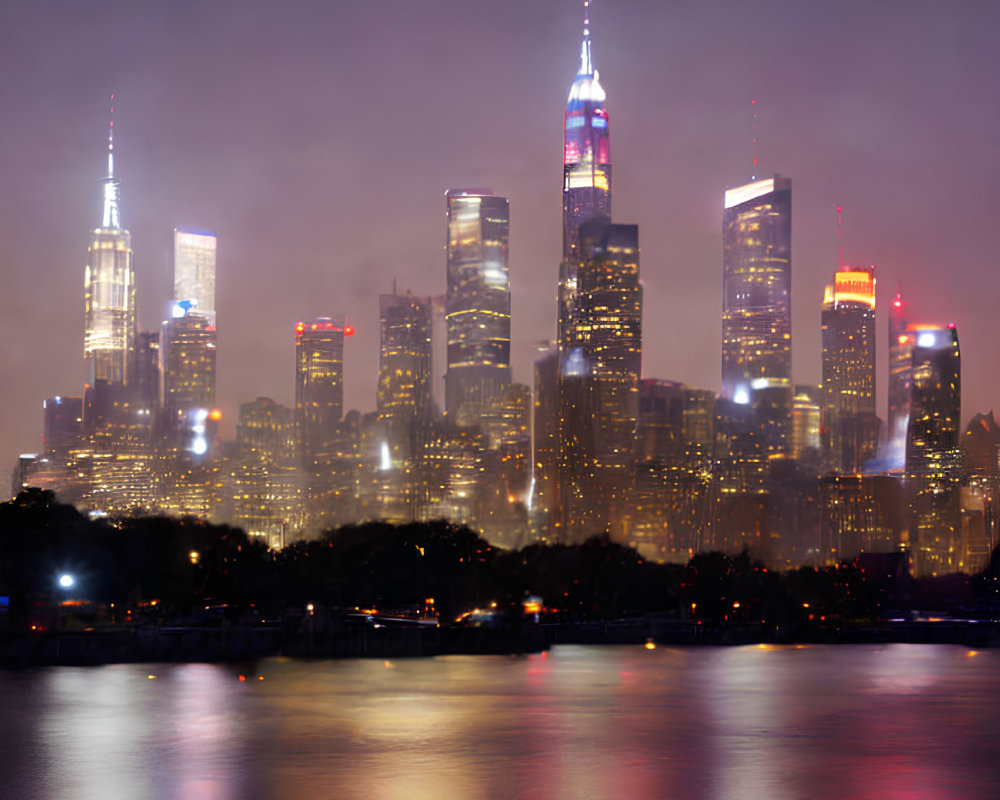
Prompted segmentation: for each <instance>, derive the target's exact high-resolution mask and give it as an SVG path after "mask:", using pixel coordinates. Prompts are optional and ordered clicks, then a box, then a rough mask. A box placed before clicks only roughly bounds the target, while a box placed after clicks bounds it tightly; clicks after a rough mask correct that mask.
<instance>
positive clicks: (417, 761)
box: [0, 645, 1000, 800]
mask: <svg viewBox="0 0 1000 800" xmlns="http://www.w3.org/2000/svg"><path fill="white" fill-rule="evenodd" d="M970 653H978V655H976V656H975V657H969V655H968V654H970ZM387 665H388V666H387ZM998 666H1000V655H998V654H997V653H995V652H993V651H973V650H969V649H966V648H948V647H932V646H900V645H893V646H881V647H867V646H858V647H824V646H814V647H809V648H805V649H797V648H795V647H787V648H786V647H782V648H764V649H761V648H757V647H754V646H750V647H738V648H708V647H706V648H696V649H685V648H670V647H662V646H661V647H658V648H657V649H656V650H646V649H645V648H644V647H643V646H642V645H637V646H633V647H606V648H595V647H560V648H556V649H554V650H553V651H551V652H549V653H543V654H538V655H531V656H523V657H510V658H508V657H486V656H484V657H479V656H454V657H446V658H436V659H397V660H391V661H388V662H386V661H382V660H372V661H333V662H303V661H294V660H290V659H272V660H267V661H263V662H260V663H259V664H257V665H256V666H254V665H249V664H247V665H241V666H240V667H238V668H237V667H229V666H218V665H197V664H192V665H157V666H156V667H155V668H150V667H149V666H148V665H147V666H145V667H143V666H141V665H136V666H130V665H121V666H115V667H101V668H95V669H69V668H66V669H52V670H43V671H38V672H34V673H27V674H24V675H20V676H15V675H11V674H5V673H0V703H3V707H4V709H5V711H6V719H7V724H6V727H5V729H4V731H5V732H0V748H3V751H4V752H6V753H8V754H9V762H10V763H11V764H12V765H13V770H8V772H7V774H6V775H4V777H3V778H2V779H0V787H3V789H4V793H3V796H4V797H24V798H30V799H31V800H34V798H39V800H47V799H48V798H59V800H62V799H63V798H70V799H71V800H75V798H102V800H104V799H105V798H114V800H119V798H123V799H124V800H131V798H182V799H183V800H188V799H189V798H190V799H192V800H208V799H209V798H212V799H213V800H214V799H215V798H227V799H228V798H233V799H234V800H236V799H237V798H238V799H239V800H255V798H282V800H286V799H287V800H307V799H308V800H312V799H313V798H338V800H339V798H347V799H348V800H351V799H352V798H358V799H359V800H360V798H364V799H365V800H368V799H369V798H378V799H379V800H395V798H400V800H402V799H403V798H406V800H420V799H421V798H434V800H438V799H439V798H487V799H488V800H492V798H527V799H528V800H534V799H535V798H538V799H539V800H541V798H545V800H551V799H553V798H554V799H556V800H559V799H560V798H603V797H606V798H622V797H627V798H648V797H669V798H672V800H688V799H689V798H690V799H691V800H695V798H698V799H699V800H700V798H710V799H711V800H728V799H729V798H734V799H735V798H739V800H744V799H745V798H755V797H762V798H763V797H767V798H778V800H781V798H800V797H829V798H847V797H850V798H871V800H875V798H879V800H881V798H887V797H906V798H908V799H909V798H922V797H927V798H932V797H933V798H939V797H963V798H964V797H992V796H993V795H992V794H990V792H991V791H992V790H993V788H994V787H995V781H994V780H993V779H994V778H995V777H996V773H995V768H994V767H993V766H992V764H994V763H995V761H996V757H997V752H996V751H997V748H998V746H997V744H995V742H996V732H997V731H998V730H1000V712H998V710H997V709H998V708H1000V688H997V687H996V686H995V684H996V681H994V680H993V679H992V676H994V675H995V674H996V669H997V667H998ZM149 675H154V676H155V677H156V679H155V680H150V679H149V678H148V676H149ZM239 675H243V676H245V678H246V680H244V681H239V680H238V676H239ZM260 678H265V679H266V680H260ZM921 687H922V689H923V690H920V689H921ZM14 731H16V732H17V733H16V735H14V733H13V732H14ZM11 787H13V791H11ZM984 792H985V793H984Z"/></svg>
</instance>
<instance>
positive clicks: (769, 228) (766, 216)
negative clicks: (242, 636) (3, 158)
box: [721, 176, 792, 458]
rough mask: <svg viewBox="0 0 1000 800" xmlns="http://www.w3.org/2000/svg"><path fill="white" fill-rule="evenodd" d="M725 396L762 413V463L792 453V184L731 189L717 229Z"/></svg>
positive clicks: (774, 181) (771, 181) (769, 182)
mask: <svg viewBox="0 0 1000 800" xmlns="http://www.w3.org/2000/svg"><path fill="white" fill-rule="evenodd" d="M722 246H723V268H722V291H723V293H722V394H721V397H722V399H724V400H727V401H731V402H734V403H736V404H739V405H745V404H750V405H753V406H755V407H756V406H757V405H758V398H759V399H760V402H759V405H760V406H761V409H762V411H761V414H760V415H759V416H761V418H762V429H761V434H762V444H763V446H764V454H765V457H767V458H770V457H772V456H775V455H787V454H788V452H789V451H790V449H791V435H790V422H791V389H792V381H791V377H792V305H791V299H792V269H791V267H792V257H791V251H792V182H791V180H789V179H788V178H781V177H778V176H775V177H773V178H767V179H765V180H760V181H754V182H753V183H749V184H746V185H744V186H738V187H736V188H734V189H729V190H728V191H726V193H725V198H724V212H723V222H722Z"/></svg>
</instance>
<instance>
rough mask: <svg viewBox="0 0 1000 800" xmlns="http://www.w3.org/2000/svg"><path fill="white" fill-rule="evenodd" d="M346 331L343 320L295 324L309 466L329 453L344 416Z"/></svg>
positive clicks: (302, 437)
mask: <svg viewBox="0 0 1000 800" xmlns="http://www.w3.org/2000/svg"><path fill="white" fill-rule="evenodd" d="M345 328H346V326H345V324H344V320H343V318H342V317H341V318H338V319H336V320H334V319H333V318H332V317H317V318H316V319H314V320H313V321H312V322H301V321H300V322H297V323H296V324H295V427H296V431H297V438H298V445H299V453H300V456H301V457H302V458H303V459H304V460H305V461H306V462H307V463H311V461H312V459H313V458H314V457H315V456H317V455H320V454H324V453H326V452H327V451H328V450H329V448H330V447H331V446H332V444H333V442H334V441H335V439H336V435H337V424H338V423H339V422H340V418H341V417H342V416H343V415H344V335H345ZM347 332H350V329H347Z"/></svg>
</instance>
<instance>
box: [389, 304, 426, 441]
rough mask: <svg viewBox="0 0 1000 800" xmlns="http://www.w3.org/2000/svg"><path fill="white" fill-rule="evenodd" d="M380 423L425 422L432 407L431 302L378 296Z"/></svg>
mask: <svg viewBox="0 0 1000 800" xmlns="http://www.w3.org/2000/svg"><path fill="white" fill-rule="evenodd" d="M379 323H380V337H379V362H378V388H377V391H376V403H377V407H378V417H379V421H380V422H383V423H387V424H390V425H393V424H396V423H407V424H408V423H412V422H414V421H415V420H426V419H427V417H428V415H429V413H430V404H431V299H430V298H429V297H414V296H413V295H411V294H409V293H407V294H405V295H397V294H383V295H379Z"/></svg>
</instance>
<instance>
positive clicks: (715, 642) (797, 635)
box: [0, 617, 1000, 670]
mask: <svg viewBox="0 0 1000 800" xmlns="http://www.w3.org/2000/svg"><path fill="white" fill-rule="evenodd" d="M883 643H909V644H954V645H962V646H965V647H973V648H984V647H993V646H996V645H998V644H1000V624H998V623H995V622H991V621H979V620H954V619H940V620H929V621H913V622H878V623H848V624H836V625H834V624H828V625H812V626H809V627H798V628H795V629H779V628H773V627H772V628H768V627H763V626H745V627H739V626H731V627H725V628H713V627H709V626H705V625H701V624H698V623H695V622H691V621H685V620H675V619H659V618H656V617H644V618H637V619H626V620H615V621H611V622H568V623H567V622H560V623H541V624H534V625H530V624H528V625H523V626H521V627H519V628H490V627H436V626H428V625H420V626H417V625H405V626H383V625H378V626H375V625H372V624H371V623H364V622H362V623H356V622H346V623H344V624H340V625H335V626H330V627H328V628H326V629H325V630H308V629H307V630H302V629H301V628H299V629H297V630H295V631H288V630H287V629H285V628H283V627H282V626H281V625H246V626H241V625H236V626H218V627H129V628H126V627H120V628H113V629H106V630H99V631H98V630H91V631H62V632H58V633H56V632H51V631H46V632H31V633H13V632H9V631H8V632H6V633H2V634H0V669H15V670H17V669H29V668H32V667H41V666H97V665H102V664H115V663H140V662H142V663H145V662H150V663H154V662H167V663H171V662H173V663H184V662H225V661H253V660H256V659H259V658H266V657H271V656H290V657H296V658H320V659H327V658H380V659H385V658H407V657H421V656H423V657H426V656H438V655H458V654H470V655H471V654H497V655H501V654H521V653H533V652H541V651H544V650H548V649H549V648H550V647H551V646H553V645H558V644H589V645H605V644H607V645H645V646H647V647H652V646H656V645H666V646H671V645H673V646H680V645H684V646H691V645H693V646H738V645H748V644H771V645H797V644H802V645H805V644H883Z"/></svg>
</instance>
